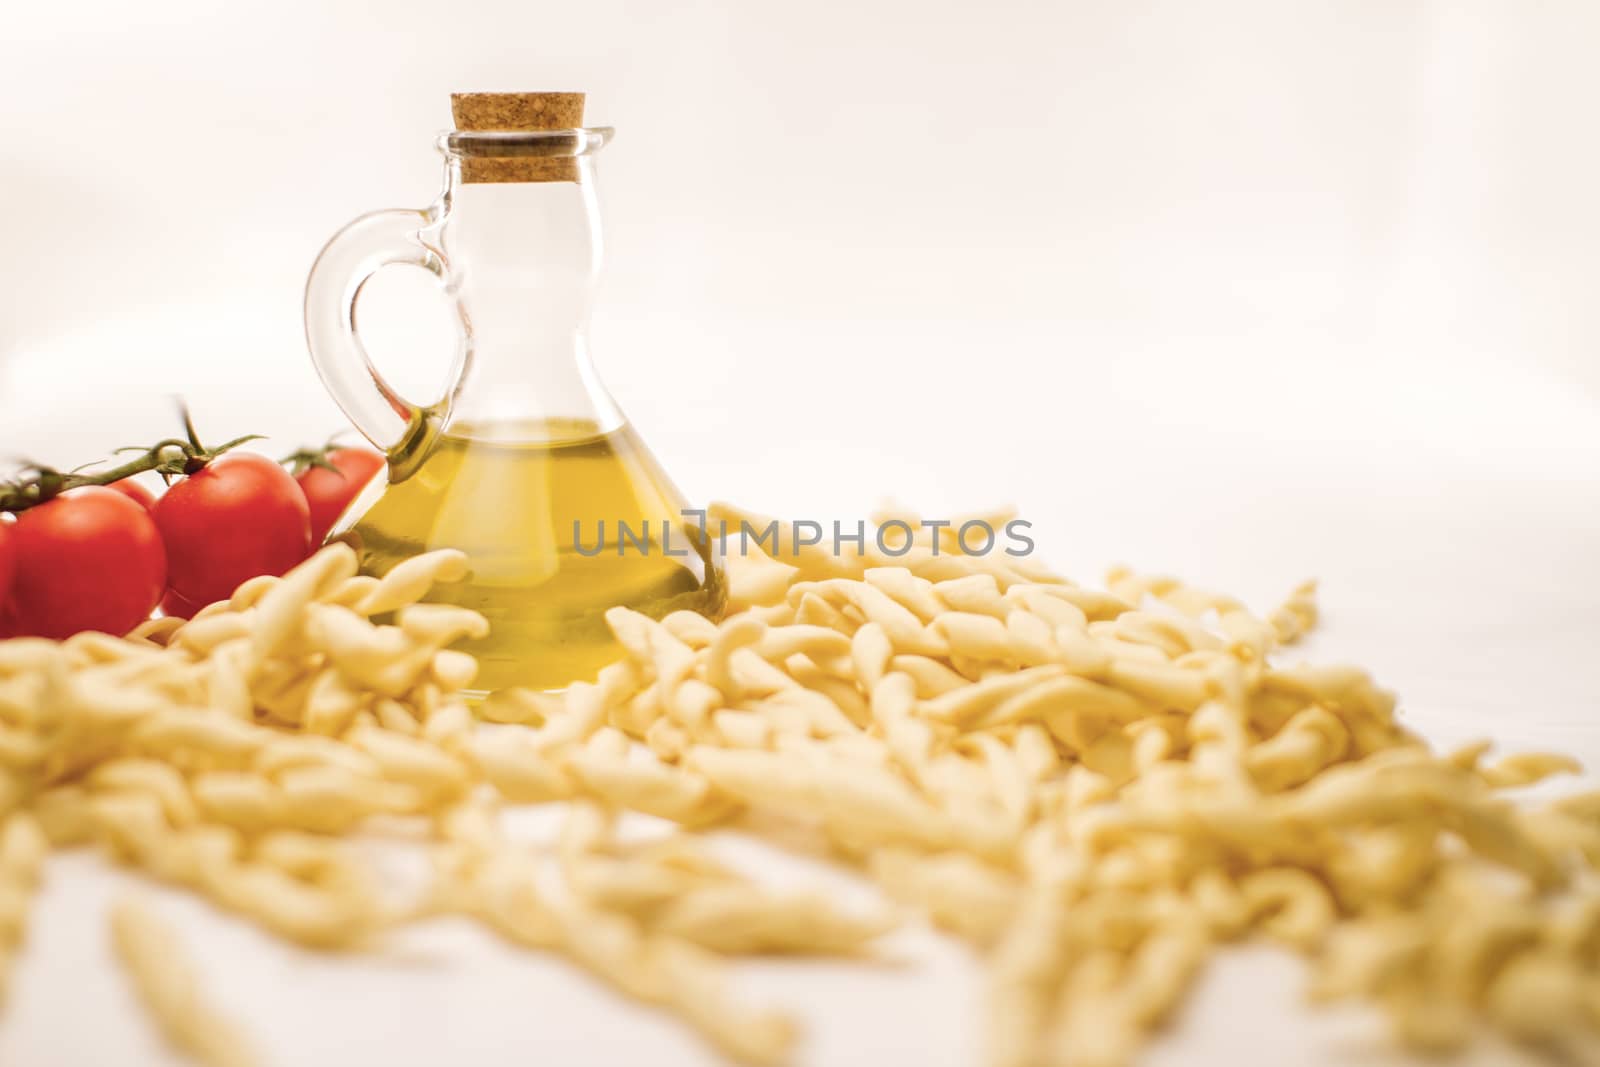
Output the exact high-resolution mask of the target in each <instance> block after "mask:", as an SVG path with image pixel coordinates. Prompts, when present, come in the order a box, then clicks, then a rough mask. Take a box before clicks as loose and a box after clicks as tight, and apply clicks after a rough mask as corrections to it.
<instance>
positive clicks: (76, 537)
mask: <svg viewBox="0 0 1600 1067" xmlns="http://www.w3.org/2000/svg"><path fill="white" fill-rule="evenodd" d="M9 540H10V542H11V549H12V550H13V551H14V553H15V564H16V572H15V574H14V575H13V576H12V580H11V595H10V597H9V598H7V601H6V605H5V610H4V619H3V622H0V627H3V629H4V631H5V632H6V633H8V634H11V635H13V636H19V637H21V636H29V637H51V638H55V639H56V640H63V639H65V638H68V637H71V636H72V635H73V634H75V633H78V632H80V631H83V630H101V631H103V632H105V633H108V634H125V633H127V632H128V631H129V630H131V629H133V628H134V627H135V626H137V625H139V623H141V622H143V621H144V620H145V619H146V618H147V617H149V615H150V612H151V610H152V609H153V608H154V607H155V606H156V604H157V602H159V601H160V600H161V591H162V588H163V587H164V586H165V585H166V581H167V554H166V550H165V549H164V548H163V547H162V544H161V534H160V532H159V531H158V530H157V529H156V524H155V522H154V521H153V520H152V519H151V518H150V513H149V512H147V511H145V509H144V508H142V507H140V506H139V505H138V504H135V503H134V502H133V501H132V500H130V499H129V498H128V497H126V496H124V495H123V494H122V493H116V492H113V491H111V490H110V489H106V488H104V487H102V486H97V485H94V486H85V487H84V488H82V489H74V490H72V491H71V492H67V493H63V494H61V495H60V496H58V497H56V498H55V499H54V500H50V501H47V502H46V503H43V504H40V505H38V506H36V507H31V508H29V509H28V510H27V511H24V512H23V513H22V514H21V515H20V516H19V517H18V519H17V522H16V524H15V525H14V526H13V527H12V529H11V531H10V538H9Z"/></svg>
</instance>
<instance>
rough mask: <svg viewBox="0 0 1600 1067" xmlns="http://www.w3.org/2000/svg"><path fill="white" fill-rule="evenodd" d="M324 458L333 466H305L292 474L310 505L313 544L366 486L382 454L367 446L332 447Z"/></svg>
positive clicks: (381, 461) (317, 543) (320, 541)
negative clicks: (329, 467)
mask: <svg viewBox="0 0 1600 1067" xmlns="http://www.w3.org/2000/svg"><path fill="white" fill-rule="evenodd" d="M324 458H326V459H327V461H328V462H329V463H332V464H333V465H334V467H336V468H337V469H336V470H329V469H328V468H326V467H307V468H306V469H305V470H303V471H301V472H300V473H299V474H298V475H296V476H295V481H297V482H299V483H300V491H301V492H303V493H305V495H306V503H308V504H310V505H311V543H312V544H313V545H320V544H322V539H323V538H325V537H327V536H328V531H329V530H330V529H332V528H333V524H334V523H335V522H337V521H338V519H339V516H340V515H342V514H344V509H345V508H347V507H349V506H350V501H352V500H354V499H355V498H356V494H357V493H359V492H361V490H363V489H365V488H366V487H367V483H368V482H370V481H372V478H373V475H375V474H377V473H378V471H379V470H380V469H381V468H382V467H383V465H384V459H383V456H381V455H380V454H378V453H377V452H374V451H372V450H371V449H370V448H335V449H332V450H331V451H329V452H328V453H327V455H326V457H324Z"/></svg>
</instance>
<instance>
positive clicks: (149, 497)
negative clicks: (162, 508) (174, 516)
mask: <svg viewBox="0 0 1600 1067" xmlns="http://www.w3.org/2000/svg"><path fill="white" fill-rule="evenodd" d="M106 488H107V489H115V490H116V491H117V492H119V493H121V494H122V495H123V496H125V497H127V498H128V499H129V500H132V501H133V502H134V503H135V504H138V505H139V506H140V507H142V508H144V509H145V510H146V511H154V510H155V506H156V495H155V494H154V493H152V492H151V491H150V490H149V488H147V487H146V486H144V485H142V484H141V483H139V482H136V481H134V480H133V479H132V478H124V479H122V481H120V482H112V483H111V484H110V485H108V486H106Z"/></svg>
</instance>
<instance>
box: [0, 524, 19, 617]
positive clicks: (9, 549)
mask: <svg viewBox="0 0 1600 1067" xmlns="http://www.w3.org/2000/svg"><path fill="white" fill-rule="evenodd" d="M11 527H12V523H10V522H7V521H5V520H4V519H0V613H3V612H4V611H5V605H6V594H7V593H9V592H10V591H11V576H12V574H14V573H16V569H17V546H16V544H15V543H14V542H13V540H12V532H11Z"/></svg>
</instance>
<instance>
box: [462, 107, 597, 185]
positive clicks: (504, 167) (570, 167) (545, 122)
mask: <svg viewBox="0 0 1600 1067" xmlns="http://www.w3.org/2000/svg"><path fill="white" fill-rule="evenodd" d="M583 96H584V94H582V93H451V94H450V114H451V116H452V118H454V120H455V124H456V129H458V130H484V131H487V130H570V129H576V128H578V127H580V126H582V125H583ZM461 179H462V181H467V182H575V181H577V180H578V161H577V160H576V159H571V158H564V157H557V158H542V157H538V156H508V157H505V158H503V159H492V158H483V157H474V158H468V159H463V160H462V161H461Z"/></svg>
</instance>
